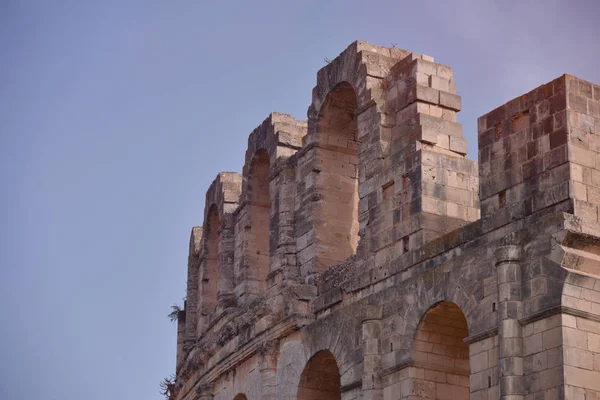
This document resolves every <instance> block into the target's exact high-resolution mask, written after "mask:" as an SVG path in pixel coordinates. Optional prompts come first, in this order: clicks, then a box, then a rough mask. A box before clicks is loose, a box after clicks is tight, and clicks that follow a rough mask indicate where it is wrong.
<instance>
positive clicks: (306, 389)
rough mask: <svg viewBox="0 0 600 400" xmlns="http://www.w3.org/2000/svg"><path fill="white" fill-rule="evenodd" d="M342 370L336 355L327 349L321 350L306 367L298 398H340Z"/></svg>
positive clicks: (314, 399)
mask: <svg viewBox="0 0 600 400" xmlns="http://www.w3.org/2000/svg"><path fill="white" fill-rule="evenodd" d="M341 398H342V393H341V383H340V370H339V368H338V365H337V363H336V362H335V357H334V356H333V354H331V353H330V352H329V351H327V350H322V351H319V352H318V353H317V354H315V355H314V356H313V357H312V358H311V359H310V360H308V363H307V364H306V366H305V367H304V371H302V375H301V376H300V384H299V387H298V400H317V399H319V400H340V399H341Z"/></svg>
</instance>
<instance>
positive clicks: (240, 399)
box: [233, 393, 248, 400]
mask: <svg viewBox="0 0 600 400" xmlns="http://www.w3.org/2000/svg"><path fill="white" fill-rule="evenodd" d="M233 400H248V398H247V397H246V395H245V394H242V393H240V394H238V395H237V396H235V397H234V398H233Z"/></svg>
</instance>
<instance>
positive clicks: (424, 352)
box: [233, 301, 470, 400]
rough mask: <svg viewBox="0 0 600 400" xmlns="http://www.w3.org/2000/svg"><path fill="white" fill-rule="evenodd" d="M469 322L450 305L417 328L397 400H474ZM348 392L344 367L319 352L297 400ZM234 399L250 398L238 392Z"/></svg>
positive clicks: (329, 398)
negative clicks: (341, 370)
mask: <svg viewBox="0 0 600 400" xmlns="http://www.w3.org/2000/svg"><path fill="white" fill-rule="evenodd" d="M467 336H468V327H467V320H466V318H465V316H464V314H463V313H462V311H461V310H460V308H459V307H458V306H457V305H456V304H454V303H452V302H449V301H445V302H441V303H438V304H437V305H435V306H433V307H431V308H430V309H429V310H428V311H427V312H426V313H425V315H424V316H423V317H422V319H421V321H420V322H419V325H418V327H417V329H416V332H415V335H414V338H413V341H412V349H411V363H410V364H409V365H408V366H406V367H405V368H408V369H410V371H407V373H406V374H399V376H403V377H404V378H403V379H404V381H401V382H396V383H394V387H393V388H391V389H392V390H391V393H392V394H393V398H395V399H434V400H437V399H439V400H446V399H453V400H468V399H469V396H470V390H469V389H470V382H469V377H470V366H469V346H468V344H466V343H465V341H464V339H465V338H466V337H467ZM343 392H344V388H343V387H342V383H341V374H340V367H339V365H338V362H337V360H336V358H335V356H334V354H333V353H332V352H331V351H329V350H326V349H324V350H320V351H318V352H317V353H315V354H314V355H313V356H312V357H311V358H310V359H309V360H308V361H307V362H306V364H305V366H304V368H303V371H302V373H301V376H300V379H299V383H298V387H297V391H296V396H295V398H296V399H297V400H341V399H342V394H343ZM233 400H247V397H246V395H244V394H238V395H237V396H235V397H234V398H233Z"/></svg>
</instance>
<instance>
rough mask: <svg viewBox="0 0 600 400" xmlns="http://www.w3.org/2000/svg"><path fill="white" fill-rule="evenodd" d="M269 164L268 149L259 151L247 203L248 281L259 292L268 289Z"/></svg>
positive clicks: (252, 170) (255, 156)
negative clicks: (248, 220)
mask: <svg viewBox="0 0 600 400" xmlns="http://www.w3.org/2000/svg"><path fill="white" fill-rule="evenodd" d="M269 175H270V162H269V153H268V152H267V151H266V150H265V149H261V150H259V151H257V152H256V154H255V155H254V157H253V158H252V162H251V164H250V171H249V177H248V192H249V200H250V204H248V207H249V208H250V209H249V216H250V225H249V226H247V227H246V228H247V232H246V233H247V235H245V236H246V238H247V241H246V246H247V247H246V252H245V253H246V254H245V257H244V258H245V260H246V267H247V268H248V271H247V272H248V275H247V277H246V278H247V280H248V281H251V282H255V285H254V286H255V287H256V289H258V291H259V293H255V294H260V292H262V291H264V290H265V289H266V283H267V275H268V274H269V232H270V230H269V224H270V220H271V197H270V194H269Z"/></svg>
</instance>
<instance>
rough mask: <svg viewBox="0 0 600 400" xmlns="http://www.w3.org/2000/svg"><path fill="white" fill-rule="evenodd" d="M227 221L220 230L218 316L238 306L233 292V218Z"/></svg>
mask: <svg viewBox="0 0 600 400" xmlns="http://www.w3.org/2000/svg"><path fill="white" fill-rule="evenodd" d="M227 217H229V218H227V220H226V221H225V223H224V224H223V226H222V228H221V229H220V230H219V240H220V243H219V291H218V293H217V314H218V313H220V312H222V311H223V310H225V309H226V308H229V307H235V306H236V304H237V301H236V297H235V293H234V291H233V258H234V257H233V251H234V248H235V239H234V224H233V222H232V220H233V218H232V217H230V216H227Z"/></svg>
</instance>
